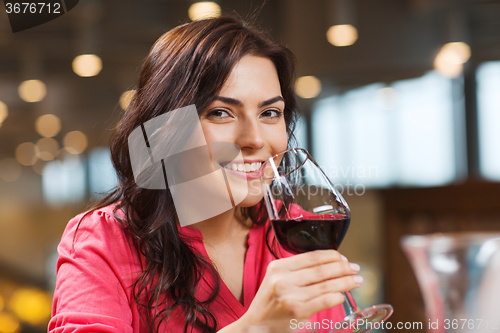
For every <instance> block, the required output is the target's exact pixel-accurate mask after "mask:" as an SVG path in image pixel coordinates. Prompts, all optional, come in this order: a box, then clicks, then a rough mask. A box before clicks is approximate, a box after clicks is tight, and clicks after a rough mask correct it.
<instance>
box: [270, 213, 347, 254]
mask: <svg viewBox="0 0 500 333" xmlns="http://www.w3.org/2000/svg"><path fill="white" fill-rule="evenodd" d="M318 217H321V218H314V219H311V218H306V219H300V220H299V219H297V220H273V221H272V224H273V229H274V233H275V235H276V239H277V240H278V242H279V243H280V245H281V246H282V247H283V249H285V250H286V251H288V252H291V253H294V254H297V253H302V252H308V251H314V250H327V249H334V250H337V249H338V248H339V245H340V242H342V239H343V238H344V236H345V233H346V232H347V228H348V227H349V221H350V218H349V217H348V216H342V215H318Z"/></svg>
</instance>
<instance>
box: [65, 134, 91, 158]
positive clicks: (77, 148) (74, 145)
mask: <svg viewBox="0 0 500 333" xmlns="http://www.w3.org/2000/svg"><path fill="white" fill-rule="evenodd" d="M63 143H64V148H65V149H66V150H67V151H68V152H70V153H71V154H80V153H83V152H84V151H85V149H86V148H87V145H88V140H87V136H86V135H85V134H84V133H82V132H80V131H72V132H69V133H67V134H66V135H65V136H64V138H63Z"/></svg>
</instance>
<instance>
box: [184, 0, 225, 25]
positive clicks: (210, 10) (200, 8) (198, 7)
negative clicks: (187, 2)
mask: <svg viewBox="0 0 500 333" xmlns="http://www.w3.org/2000/svg"><path fill="white" fill-rule="evenodd" d="M220 13H221V11H220V6H219V5H218V4H217V3H215V2H213V1H200V2H195V3H193V4H192V5H191V6H190V7H189V9H188V16H189V18H190V19H191V21H198V20H203V19H207V18H211V17H219V16H220Z"/></svg>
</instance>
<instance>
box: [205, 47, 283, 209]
mask: <svg viewBox="0 0 500 333" xmlns="http://www.w3.org/2000/svg"><path fill="white" fill-rule="evenodd" d="M284 109H285V102H284V100H283V97H282V96H281V87H280V83H279V79H278V73H277V71H276V68H275V66H274V64H273V63H272V61H271V60H269V59H268V58H263V57H258V56H253V55H246V56H244V57H242V58H241V59H240V61H239V62H238V63H236V65H235V66H234V68H233V70H232V71H231V73H230V75H229V77H228V79H227V81H226V82H225V84H224V85H223V87H222V89H221V90H220V92H219V94H218V96H217V97H216V98H215V100H214V101H213V102H212V104H210V106H209V107H208V108H207V110H206V111H205V112H203V114H202V115H201V117H200V122H201V127H202V129H203V133H204V134H205V139H206V141H207V142H208V143H210V142H230V143H234V144H236V145H237V146H238V147H239V148H240V149H241V153H242V157H243V160H241V159H237V160H235V161H233V162H232V163H230V164H229V165H227V166H226V169H228V172H227V174H228V177H236V178H239V179H240V182H239V183H240V184H241V183H242V181H241V179H243V180H246V185H247V186H248V195H247V196H246V197H245V199H244V200H243V201H242V202H241V203H239V204H237V205H238V206H240V207H251V206H253V205H255V204H257V203H258V202H259V201H260V200H261V199H262V196H263V194H262V188H261V183H260V179H259V172H258V170H259V169H260V167H261V164H262V162H264V161H265V160H267V159H268V158H269V157H271V156H273V155H275V154H277V153H279V152H281V151H283V150H285V149H286V148H287V143H288V139H287V134H286V125H285V119H284V117H283V112H284Z"/></svg>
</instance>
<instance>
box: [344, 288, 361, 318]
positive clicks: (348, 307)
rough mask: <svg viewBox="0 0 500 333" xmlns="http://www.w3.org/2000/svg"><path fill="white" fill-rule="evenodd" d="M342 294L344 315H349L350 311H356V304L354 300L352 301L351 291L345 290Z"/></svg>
mask: <svg viewBox="0 0 500 333" xmlns="http://www.w3.org/2000/svg"><path fill="white" fill-rule="evenodd" d="M342 294H344V297H345V301H344V310H345V313H346V315H350V314H351V313H353V312H356V311H358V310H359V308H358V306H357V305H356V302H354V299H353V298H352V295H351V293H350V292H345V293H342Z"/></svg>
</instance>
